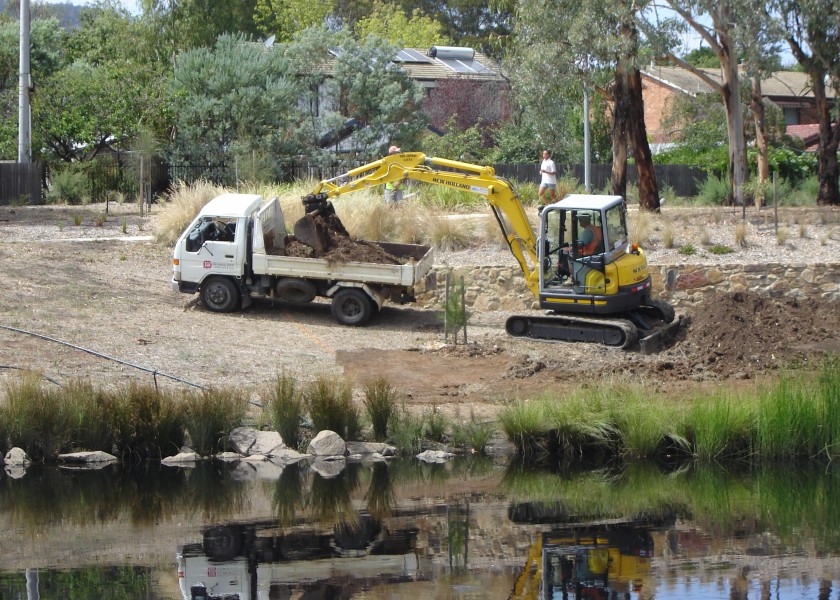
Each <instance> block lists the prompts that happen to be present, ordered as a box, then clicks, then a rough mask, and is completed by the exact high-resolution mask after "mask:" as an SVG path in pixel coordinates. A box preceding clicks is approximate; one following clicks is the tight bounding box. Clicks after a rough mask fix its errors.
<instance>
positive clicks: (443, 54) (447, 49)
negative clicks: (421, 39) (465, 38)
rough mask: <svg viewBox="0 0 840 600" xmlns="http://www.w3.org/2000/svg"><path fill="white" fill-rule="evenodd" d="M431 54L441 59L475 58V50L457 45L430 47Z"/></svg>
mask: <svg viewBox="0 0 840 600" xmlns="http://www.w3.org/2000/svg"><path fill="white" fill-rule="evenodd" d="M429 56H431V57H432V58H439V59H441V60H447V59H449V60H472V59H473V58H475V50H473V49H472V48H458V47H456V46H432V47H431V48H430V49H429Z"/></svg>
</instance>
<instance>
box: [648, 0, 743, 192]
mask: <svg viewBox="0 0 840 600" xmlns="http://www.w3.org/2000/svg"><path fill="white" fill-rule="evenodd" d="M746 1H749V0H665V3H666V4H667V6H668V7H670V8H671V9H672V10H673V11H674V12H675V13H676V14H677V15H679V17H680V18H681V19H683V20H684V21H685V23H686V24H687V25H688V26H689V27H690V28H691V29H694V30H695V31H696V32H697V33H698V34H699V35H700V37H701V38H702V39H703V41H704V42H705V43H706V44H707V45H708V46H709V48H711V50H712V51H713V52H714V53H715V55H716V56H717V57H718V59H719V60H720V69H721V80H720V81H718V80H717V79H715V78H713V77H710V76H709V75H708V74H707V73H705V72H704V71H702V70H701V69H698V68H697V67H695V66H694V65H693V64H691V63H689V62H687V61H685V60H683V59H682V58H680V57H678V56H677V55H676V54H675V53H674V52H673V51H672V50H670V49H665V50H664V54H665V55H666V56H667V57H668V58H669V59H670V60H671V61H672V62H673V63H674V64H676V65H678V66H680V67H682V68H684V69H686V70H688V71H690V72H691V73H693V74H694V75H695V76H697V77H698V78H700V79H702V80H703V81H704V82H705V83H706V84H707V85H708V86H709V87H711V88H712V89H714V90H715V91H717V92H718V93H719V94H720V96H721V99H722V100H723V104H724V106H725V108H726V130H727V137H728V142H729V175H730V181H731V184H732V195H733V197H734V198H735V202H736V203H737V204H739V205H743V204H744V186H745V185H746V183H747V180H748V179H749V170H748V168H747V144H746V137H745V135H744V114H743V111H742V109H741V95H740V79H739V73H738V48H737V45H736V42H737V40H736V36H737V34H736V27H737V26H738V23H737V20H738V18H739V16H742V15H738V12H739V11H738V10H737V7H738V6H742V5H744V6H745V2H746ZM654 25H655V26H656V27H657V28H659V27H662V25H663V22H661V21H660V22H657V23H655V24H654Z"/></svg>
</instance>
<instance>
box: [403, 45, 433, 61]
mask: <svg viewBox="0 0 840 600" xmlns="http://www.w3.org/2000/svg"><path fill="white" fill-rule="evenodd" d="M394 60H396V61H397V62H404V63H430V62H432V61H431V60H430V59H429V57H428V56H425V55H423V54H421V53H420V52H418V51H417V50H414V49H413V48H404V49H403V50H400V51H399V52H397V57H396V58H395V59H394Z"/></svg>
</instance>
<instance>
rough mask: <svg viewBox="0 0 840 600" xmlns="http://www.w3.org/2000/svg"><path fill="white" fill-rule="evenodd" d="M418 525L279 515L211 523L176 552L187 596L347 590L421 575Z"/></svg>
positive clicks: (262, 598) (223, 599) (248, 597)
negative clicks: (325, 526)
mask: <svg viewBox="0 0 840 600" xmlns="http://www.w3.org/2000/svg"><path fill="white" fill-rule="evenodd" d="M416 538H417V530H416V529H397V530H389V529H388V528H386V527H383V526H382V524H381V523H380V522H378V521H377V520H375V519H373V518H371V517H370V516H367V515H362V516H360V517H359V519H358V520H357V521H356V522H355V523H353V524H349V525H348V524H341V525H336V526H335V527H334V528H333V529H332V531H329V530H327V531H322V530H318V529H315V528H313V527H292V528H280V527H277V526H276V523H272V522H268V521H265V522H252V523H244V524H230V525H224V526H214V527H210V528H207V529H206V530H205V531H204V534H203V541H202V543H191V544H185V545H184V546H182V547H180V548H179V549H178V552H177V554H176V559H177V565H178V582H179V585H180V588H181V593H182V595H183V597H184V600H269V599H270V598H287V597H290V595H291V593H292V592H301V593H304V594H305V596H304V597H313V598H322V599H327V598H338V597H339V594H341V597H348V594H349V593H350V592H352V590H353V589H359V588H362V587H364V586H366V585H369V584H370V583H371V582H378V583H381V582H382V581H392V582H399V581H409V580H414V579H417V578H418V577H419V574H420V562H419V559H418V555H417V552H416V550H415V547H416Z"/></svg>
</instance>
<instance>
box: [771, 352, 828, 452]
mask: <svg viewBox="0 0 840 600" xmlns="http://www.w3.org/2000/svg"><path fill="white" fill-rule="evenodd" d="M834 366H835V367H836V366H837V364H836V363H835V364H834ZM838 382H840V375H836V374H835V375H828V376H827V375H826V373H825V372H822V373H821V375H820V377H816V378H813V379H811V380H809V379H806V378H805V377H804V376H798V377H793V376H791V375H790V374H783V375H782V377H781V378H780V380H779V382H778V383H777V384H776V385H775V387H773V388H772V389H770V390H769V391H766V392H762V393H761V394H760V395H759V398H758V408H757V411H758V414H757V419H756V432H755V449H756V452H757V454H758V455H759V456H760V457H761V458H763V459H769V460H777V459H794V458H811V457H815V456H817V455H819V454H822V453H825V452H826V451H827V450H828V449H829V448H830V447H831V446H832V445H833V444H836V443H837V442H838V440H837V439H836V438H833V437H832V436H831V435H827V434H828V433H829V431H830V428H835V432H836V427H837V426H836V425H829V427H826V426H825V425H826V424H830V423H831V422H832V421H835V420H836V419H837V413H828V412H827V411H828V410H833V409H836V408H837V406H838V405H840V402H838V401H837V400H835V399H828V398H826V396H825V394H824V393H823V390H825V389H828V390H833V391H837V387H838V386H840V383H838Z"/></svg>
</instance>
